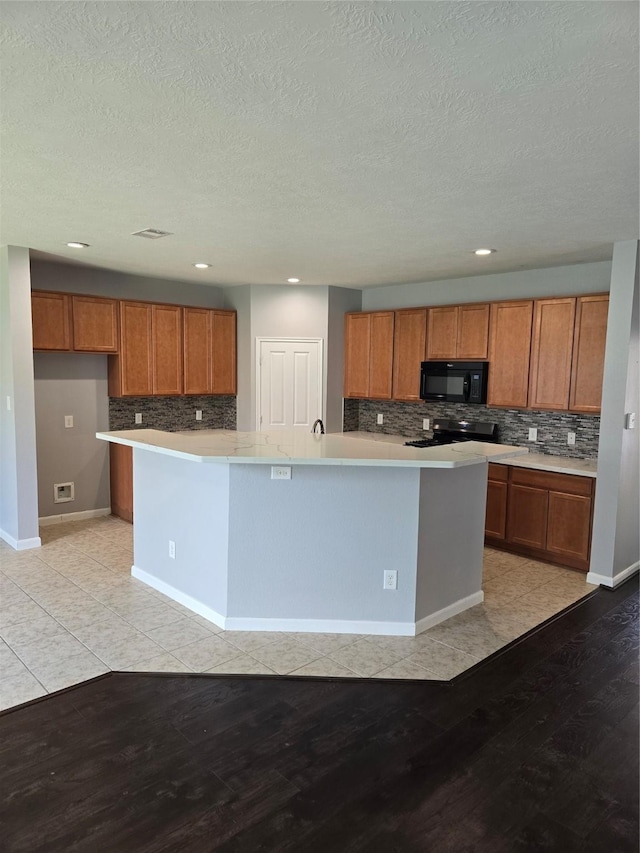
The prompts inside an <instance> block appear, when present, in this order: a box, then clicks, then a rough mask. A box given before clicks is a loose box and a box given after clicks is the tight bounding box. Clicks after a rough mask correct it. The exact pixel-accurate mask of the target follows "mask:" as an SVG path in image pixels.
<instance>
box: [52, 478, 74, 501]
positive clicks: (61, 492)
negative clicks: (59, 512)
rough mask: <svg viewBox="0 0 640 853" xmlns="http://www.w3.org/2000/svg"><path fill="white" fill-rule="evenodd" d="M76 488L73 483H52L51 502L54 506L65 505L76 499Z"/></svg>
mask: <svg viewBox="0 0 640 853" xmlns="http://www.w3.org/2000/svg"><path fill="white" fill-rule="evenodd" d="M75 492H76V487H75V484H74V483H54V484H53V502H54V504H66V503H69V501H74V500H75V499H76V495H75Z"/></svg>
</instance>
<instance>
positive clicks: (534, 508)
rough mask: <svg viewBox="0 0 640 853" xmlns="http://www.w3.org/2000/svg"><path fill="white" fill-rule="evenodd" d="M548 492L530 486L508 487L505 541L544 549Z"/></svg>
mask: <svg viewBox="0 0 640 853" xmlns="http://www.w3.org/2000/svg"><path fill="white" fill-rule="evenodd" d="M548 503H549V492H547V491H546V489H534V488H532V487H531V486H518V485H514V484H513V483H511V484H510V486H509V507H508V522H507V540H508V541H509V542H513V543H514V544H516V545H526V546H527V547H529V548H539V549H544V548H546V545H547V509H548Z"/></svg>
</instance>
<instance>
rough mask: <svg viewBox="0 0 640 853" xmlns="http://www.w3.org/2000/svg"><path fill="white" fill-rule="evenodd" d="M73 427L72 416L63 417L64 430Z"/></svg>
mask: <svg viewBox="0 0 640 853" xmlns="http://www.w3.org/2000/svg"><path fill="white" fill-rule="evenodd" d="M72 426H73V415H65V416H64V428H65V429H70V428H71V427H72Z"/></svg>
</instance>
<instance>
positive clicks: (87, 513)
mask: <svg viewBox="0 0 640 853" xmlns="http://www.w3.org/2000/svg"><path fill="white" fill-rule="evenodd" d="M102 515H111V507H110V506H105V507H102V509H85V510H82V511H81V512H63V513H62V514H61V515H45V516H43V517H42V518H39V519H38V524H39V525H40V526H41V527H49V525H51V524H62V523H63V522H65V521H86V520H87V519H88V518H100V516H102Z"/></svg>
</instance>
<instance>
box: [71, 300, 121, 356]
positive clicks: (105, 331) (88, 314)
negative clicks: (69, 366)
mask: <svg viewBox="0 0 640 853" xmlns="http://www.w3.org/2000/svg"><path fill="white" fill-rule="evenodd" d="M72 313H73V348H74V350H76V351H78V352H117V351H118V303H117V302H116V300H115V299H101V298H99V297H97V296H73V297H72Z"/></svg>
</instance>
